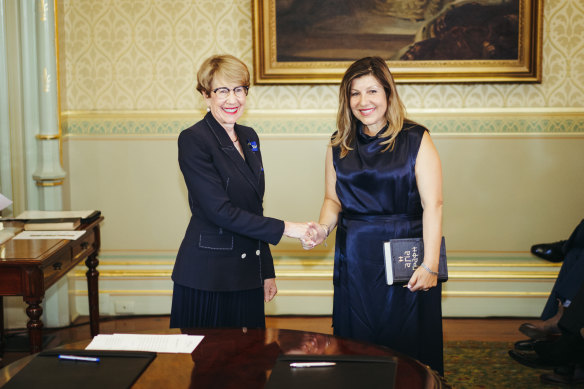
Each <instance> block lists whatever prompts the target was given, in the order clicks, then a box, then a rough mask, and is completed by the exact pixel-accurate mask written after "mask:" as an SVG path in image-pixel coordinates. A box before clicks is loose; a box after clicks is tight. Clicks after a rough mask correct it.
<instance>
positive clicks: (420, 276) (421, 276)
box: [408, 266, 438, 292]
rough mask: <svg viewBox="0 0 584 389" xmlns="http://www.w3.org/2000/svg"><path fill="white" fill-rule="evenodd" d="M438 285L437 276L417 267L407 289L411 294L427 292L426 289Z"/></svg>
mask: <svg viewBox="0 0 584 389" xmlns="http://www.w3.org/2000/svg"><path fill="white" fill-rule="evenodd" d="M437 284H438V276H435V275H433V274H430V272H429V271H427V270H426V269H424V268H423V267H421V266H420V267H418V268H417V269H416V271H415V272H414V274H412V277H411V278H410V280H409V281H408V289H409V290H410V291H411V292H417V291H419V290H421V291H424V292H426V291H428V289H430V288H433V287H435V286H436V285H437Z"/></svg>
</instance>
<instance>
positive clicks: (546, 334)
mask: <svg viewBox="0 0 584 389" xmlns="http://www.w3.org/2000/svg"><path fill="white" fill-rule="evenodd" d="M519 332H521V333H522V334H524V335H526V336H527V337H528V338H530V339H533V340H552V339H554V338H556V337H557V336H559V335H560V329H559V328H557V326H556V327H554V326H552V325H549V326H545V325H544V326H541V325H540V326H536V325H534V324H532V323H523V324H521V325H520V326H519Z"/></svg>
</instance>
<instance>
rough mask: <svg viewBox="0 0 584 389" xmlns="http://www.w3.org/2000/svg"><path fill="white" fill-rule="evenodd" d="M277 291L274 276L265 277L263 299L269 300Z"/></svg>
mask: <svg viewBox="0 0 584 389" xmlns="http://www.w3.org/2000/svg"><path fill="white" fill-rule="evenodd" d="M276 293H278V288H277V287H276V279H275V278H266V279H265V280H264V301H265V302H266V303H267V302H270V301H272V299H273V298H274V296H275V295H276Z"/></svg>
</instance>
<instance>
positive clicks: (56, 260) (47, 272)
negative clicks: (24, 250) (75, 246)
mask: <svg viewBox="0 0 584 389" xmlns="http://www.w3.org/2000/svg"><path fill="white" fill-rule="evenodd" d="M71 267H73V264H72V263H71V252H70V251H69V250H62V252H61V253H59V254H58V255H54V256H53V257H51V258H50V259H49V260H48V261H45V262H43V264H42V271H43V278H44V279H45V289H46V288H48V287H49V286H51V285H52V284H53V283H55V282H56V281H57V280H58V279H59V278H61V277H62V276H63V275H65V273H67V272H68V271H69V270H71Z"/></svg>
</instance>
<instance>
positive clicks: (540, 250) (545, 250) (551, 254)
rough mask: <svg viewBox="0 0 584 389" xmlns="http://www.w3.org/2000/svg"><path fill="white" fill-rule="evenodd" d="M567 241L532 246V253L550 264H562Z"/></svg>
mask: <svg viewBox="0 0 584 389" xmlns="http://www.w3.org/2000/svg"><path fill="white" fill-rule="evenodd" d="M565 243H566V241H565V240H560V241H559V242H554V243H540V244H534V245H533V246H531V253H532V254H533V255H535V256H537V257H540V258H543V259H545V260H546V261H550V262H562V261H563V260H564V244H565Z"/></svg>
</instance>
